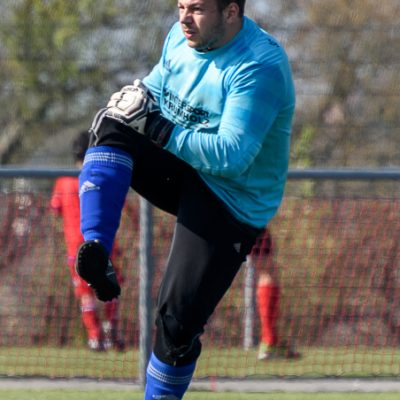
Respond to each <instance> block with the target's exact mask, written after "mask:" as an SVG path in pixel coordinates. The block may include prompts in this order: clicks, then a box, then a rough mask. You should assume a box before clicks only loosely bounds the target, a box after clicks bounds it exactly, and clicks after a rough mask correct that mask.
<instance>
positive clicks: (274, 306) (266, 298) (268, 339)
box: [257, 284, 280, 345]
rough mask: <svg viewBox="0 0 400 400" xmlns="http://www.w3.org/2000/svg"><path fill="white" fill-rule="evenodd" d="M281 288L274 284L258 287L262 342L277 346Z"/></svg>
mask: <svg viewBox="0 0 400 400" xmlns="http://www.w3.org/2000/svg"><path fill="white" fill-rule="evenodd" d="M279 298H280V288H279V286H276V285H274V284H266V285H265V284H261V285H258V286H257V305H258V313H259V316H260V322H261V340H262V342H264V343H266V344H269V345H276V344H277V342H278V334H277V327H276V323H277V320H278V316H279Z"/></svg>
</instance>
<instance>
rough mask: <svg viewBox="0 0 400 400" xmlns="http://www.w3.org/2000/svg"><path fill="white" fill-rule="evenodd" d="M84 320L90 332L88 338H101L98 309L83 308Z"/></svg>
mask: <svg viewBox="0 0 400 400" xmlns="http://www.w3.org/2000/svg"><path fill="white" fill-rule="evenodd" d="M82 321H83V325H84V326H85V328H86V331H87V333H88V338H89V339H97V340H100V338H101V328H100V321H99V318H98V316H97V313H96V310H82Z"/></svg>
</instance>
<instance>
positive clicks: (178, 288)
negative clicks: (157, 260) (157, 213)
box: [97, 121, 261, 365]
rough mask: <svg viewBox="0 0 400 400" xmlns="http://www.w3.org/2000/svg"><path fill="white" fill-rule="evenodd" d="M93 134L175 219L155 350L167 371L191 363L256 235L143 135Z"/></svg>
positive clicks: (116, 127) (105, 127) (123, 130)
mask: <svg viewBox="0 0 400 400" xmlns="http://www.w3.org/2000/svg"><path fill="white" fill-rule="evenodd" d="M99 136H100V140H99V141H98V143H97V144H98V145H105V146H116V147H119V148H121V149H123V150H125V151H127V152H129V153H130V154H131V155H132V158H133V174H132V184H131V186H132V188H133V189H134V190H135V191H136V192H137V193H139V194H140V195H142V196H143V197H144V198H146V199H147V200H148V201H149V202H150V203H152V204H153V205H155V206H156V207H158V208H160V209H162V210H164V211H166V212H168V213H171V214H173V215H176V217H177V222H176V226H175V231H174V236H173V240H172V244H171V249H170V254H169V258H168V261H167V265H166V270H165V274H164V277H163V280H162V283H161V287H160V290H159V295H158V301H157V320H156V325H157V332H156V342H155V346H154V352H155V354H156V356H157V357H158V358H159V359H160V360H161V361H163V362H165V363H168V364H171V365H185V364H189V363H191V362H194V361H195V360H196V359H197V357H198V356H199V354H200V350H201V345H200V340H199V336H200V335H201V334H202V333H203V331H204V326H205V324H206V323H207V320H208V318H209V317H210V316H211V314H212V313H213V311H214V309H215V308H216V306H217V305H218V302H219V301H220V300H221V298H222V297H223V295H224V294H225V293H226V291H227V290H228V289H229V287H230V285H231V283H232V280H233V279H234V277H235V275H236V273H237V272H238V270H239V268H240V266H241V264H242V263H243V261H245V259H246V255H247V254H248V253H249V252H250V250H251V248H252V246H253V244H254V242H255V239H256V237H257V236H258V234H259V233H260V232H261V230H259V229H255V228H252V227H250V226H248V225H245V224H243V223H240V222H239V221H237V220H236V219H235V218H234V217H233V216H232V215H231V214H230V212H229V211H228V210H227V209H226V208H225V206H224V205H223V204H222V202H221V201H220V200H219V199H218V198H217V197H216V196H215V195H214V194H213V193H212V191H211V190H210V189H209V188H208V187H207V185H206V184H205V183H204V181H203V180H202V179H201V177H200V176H199V175H198V173H197V172H196V171H195V170H194V169H193V168H192V167H190V166H189V165H188V164H187V163H185V162H183V161H182V160H179V159H178V158H177V157H175V156H174V155H172V154H171V153H169V152H167V151H165V150H163V149H160V148H158V147H157V146H155V145H154V144H153V143H151V142H150V141H149V140H148V139H147V138H145V137H143V136H142V135H139V134H137V133H135V132H133V131H132V130H131V129H129V128H127V127H125V126H123V125H120V124H118V123H116V122H114V121H112V122H111V121H103V123H102V127H101V129H100V135H99Z"/></svg>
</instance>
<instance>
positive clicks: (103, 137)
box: [89, 117, 141, 153]
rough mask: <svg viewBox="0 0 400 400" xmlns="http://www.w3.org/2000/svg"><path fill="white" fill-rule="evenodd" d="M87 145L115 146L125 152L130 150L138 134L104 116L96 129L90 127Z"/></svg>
mask: <svg viewBox="0 0 400 400" xmlns="http://www.w3.org/2000/svg"><path fill="white" fill-rule="evenodd" d="M89 132H90V139H89V147H96V146H110V147H117V148H119V149H121V150H124V151H126V152H127V153H131V152H132V148H133V146H134V141H135V140H137V137H138V136H141V135H139V134H138V133H137V132H135V131H134V130H133V129H132V128H130V127H129V126H125V125H123V124H122V123H119V122H117V121H114V120H111V119H109V118H107V117H104V118H103V119H102V120H101V123H99V124H98V126H97V127H96V129H91V130H90V131H89Z"/></svg>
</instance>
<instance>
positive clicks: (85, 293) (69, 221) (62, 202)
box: [50, 131, 124, 351]
mask: <svg viewBox="0 0 400 400" xmlns="http://www.w3.org/2000/svg"><path fill="white" fill-rule="evenodd" d="M88 145H89V133H88V131H83V132H80V133H79V134H78V135H77V136H76V138H75V139H74V141H73V143H72V155H73V157H74V162H75V166H76V167H77V168H79V169H81V168H82V163H83V159H84V157H85V153H86V150H87V148H88ZM50 207H51V210H52V211H53V212H54V213H55V214H56V215H57V216H59V217H61V218H62V222H63V231H64V239H65V245H66V250H67V264H68V268H69V271H70V274H71V278H72V284H73V287H74V293H75V296H76V298H77V299H78V300H79V302H80V307H81V316H82V321H83V325H84V327H85V329H86V332H87V338H88V346H89V348H90V349H91V350H95V351H103V350H108V349H115V350H118V351H122V350H123V349H124V342H123V341H122V340H121V339H120V338H119V336H118V323H119V302H118V299H113V300H111V301H108V302H106V303H104V306H103V313H104V321H103V322H101V319H100V316H99V310H98V304H97V303H98V302H97V299H96V296H95V294H94V292H93V289H92V288H91V287H90V286H89V285H88V284H87V282H85V281H84V280H83V279H82V278H80V277H79V275H78V274H77V273H76V271H75V259H76V253H77V251H78V248H79V246H80V245H81V244H82V242H83V236H82V234H81V231H80V208H79V179H78V177H70V176H65V177H60V178H58V179H57V180H56V182H55V184H54V188H53V193H52V196H51V200H50ZM118 255H119V250H118V247H117V245H114V247H113V252H112V255H111V257H112V258H113V259H116V258H118ZM120 281H121V277H120Z"/></svg>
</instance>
